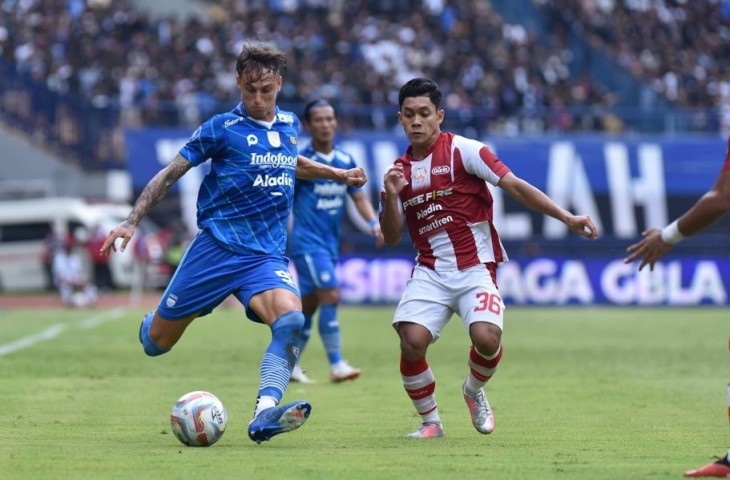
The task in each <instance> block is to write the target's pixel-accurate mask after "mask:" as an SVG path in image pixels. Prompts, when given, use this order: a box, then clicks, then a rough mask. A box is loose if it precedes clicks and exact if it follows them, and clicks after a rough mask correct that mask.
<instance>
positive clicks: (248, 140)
mask: <svg viewBox="0 0 730 480" xmlns="http://www.w3.org/2000/svg"><path fill="white" fill-rule="evenodd" d="M246 143H248V146H249V147H250V146H251V145H256V144H257V143H259V139H258V137H256V135H254V134H253V133H252V134H250V135H246Z"/></svg>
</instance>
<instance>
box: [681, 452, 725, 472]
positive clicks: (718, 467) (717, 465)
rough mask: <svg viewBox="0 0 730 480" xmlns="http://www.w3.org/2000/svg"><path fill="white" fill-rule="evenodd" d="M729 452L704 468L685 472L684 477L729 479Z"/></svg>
mask: <svg viewBox="0 0 730 480" xmlns="http://www.w3.org/2000/svg"><path fill="white" fill-rule="evenodd" d="M729 455H730V451H728V453H726V454H725V456H724V457H722V458H721V459H719V460H717V461H716V462H712V463H708V464H707V465H705V466H704V467H700V468H698V469H695V470H687V471H686V472H684V476H685V477H694V478H699V477H713V478H730V459H729V458H728V456H729Z"/></svg>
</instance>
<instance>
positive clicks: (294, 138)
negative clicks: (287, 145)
mask: <svg viewBox="0 0 730 480" xmlns="http://www.w3.org/2000/svg"><path fill="white" fill-rule="evenodd" d="M289 141H290V142H291V143H292V145H296V144H297V137H292V136H290V137H289Z"/></svg>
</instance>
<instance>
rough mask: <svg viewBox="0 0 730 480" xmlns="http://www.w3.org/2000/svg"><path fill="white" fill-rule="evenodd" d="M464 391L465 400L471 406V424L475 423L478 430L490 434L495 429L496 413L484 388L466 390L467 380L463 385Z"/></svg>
mask: <svg viewBox="0 0 730 480" xmlns="http://www.w3.org/2000/svg"><path fill="white" fill-rule="evenodd" d="M462 390H463V392H464V401H465V402H466V406H467V407H469V413H470V414H471V424H472V425H474V428H476V430H477V432H479V433H483V434H485V435H486V434H489V433H492V432H493V431H494V413H493V412H492V408H491V407H490V406H489V402H488V401H487V397H486V395H484V389H482V388H480V389H479V390H478V391H477V392H476V393H473V394H472V393H468V392H467V391H466V382H464V385H463V386H462Z"/></svg>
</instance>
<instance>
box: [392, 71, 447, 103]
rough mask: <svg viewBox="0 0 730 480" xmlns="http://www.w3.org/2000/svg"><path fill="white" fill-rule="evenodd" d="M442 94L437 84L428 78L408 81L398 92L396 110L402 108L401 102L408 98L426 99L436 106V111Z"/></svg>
mask: <svg viewBox="0 0 730 480" xmlns="http://www.w3.org/2000/svg"><path fill="white" fill-rule="evenodd" d="M443 96H444V94H443V93H441V90H440V89H439V86H438V83H436V82H434V81H433V80H431V79H429V78H413V79H411V80H408V81H407V82H406V83H405V84H403V86H402V87H400V91H399V92H398V108H399V109H400V108H401V107H403V101H404V100H405V99H406V98H409V97H428V98H429V99H430V100H431V103H433V104H434V105H435V106H436V110H438V109H440V108H441V99H442V98H443Z"/></svg>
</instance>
